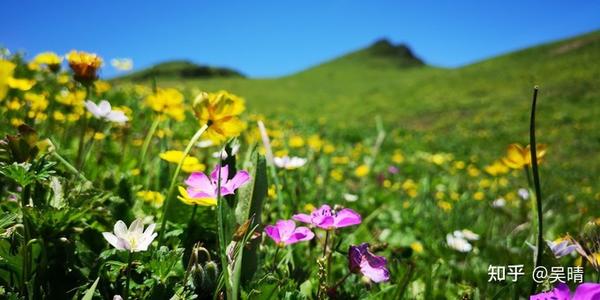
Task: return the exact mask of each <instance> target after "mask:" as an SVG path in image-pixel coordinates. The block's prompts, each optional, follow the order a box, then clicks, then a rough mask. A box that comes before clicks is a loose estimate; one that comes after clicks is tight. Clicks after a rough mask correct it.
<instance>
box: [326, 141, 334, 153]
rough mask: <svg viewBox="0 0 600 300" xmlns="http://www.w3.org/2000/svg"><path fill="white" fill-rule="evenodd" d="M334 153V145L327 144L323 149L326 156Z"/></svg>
mask: <svg viewBox="0 0 600 300" xmlns="http://www.w3.org/2000/svg"><path fill="white" fill-rule="evenodd" d="M334 151H335V146H334V145H332V144H329V143H327V144H325V146H324V147H323V152H324V153H325V154H331V153H333V152H334Z"/></svg>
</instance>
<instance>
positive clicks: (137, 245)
mask: <svg viewBox="0 0 600 300" xmlns="http://www.w3.org/2000/svg"><path fill="white" fill-rule="evenodd" d="M155 226H156V224H150V226H148V228H146V231H144V223H143V222H142V219H136V220H135V221H133V222H131V225H130V226H129V229H127V225H125V222H123V221H121V220H119V221H117V223H116V224H115V227H114V234H112V233H110V232H103V233H102V235H103V236H104V238H105V239H106V240H107V241H108V243H109V244H111V245H113V247H115V248H117V249H119V250H129V251H130V252H139V251H146V250H148V246H150V243H152V241H153V240H154V238H156V235H157V233H155V232H154V227H155Z"/></svg>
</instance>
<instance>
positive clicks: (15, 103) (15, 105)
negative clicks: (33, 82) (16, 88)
mask: <svg viewBox="0 0 600 300" xmlns="http://www.w3.org/2000/svg"><path fill="white" fill-rule="evenodd" d="M6 107H7V108H8V109H9V110H19V109H20V108H21V101H19V99H17V98H14V99H13V100H12V101H9V102H8V103H6Z"/></svg>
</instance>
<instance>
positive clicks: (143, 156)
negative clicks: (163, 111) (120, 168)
mask: <svg viewBox="0 0 600 300" xmlns="http://www.w3.org/2000/svg"><path fill="white" fill-rule="evenodd" d="M159 123H160V117H159V116H157V117H156V118H155V119H154V122H152V125H151V126H150V130H149V131H148V134H146V138H144V144H143V145H142V154H141V155H140V162H139V164H138V168H139V169H140V172H141V171H142V168H143V167H144V161H145V159H146V153H148V147H149V146H150V141H152V137H153V136H154V133H155V132H156V129H157V128H158V124H159Z"/></svg>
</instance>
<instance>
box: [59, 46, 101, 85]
mask: <svg viewBox="0 0 600 300" xmlns="http://www.w3.org/2000/svg"><path fill="white" fill-rule="evenodd" d="M67 60H68V61H69V67H71V70H73V73H74V75H73V78H74V79H75V80H77V81H79V82H81V83H83V84H90V83H92V82H93V81H94V80H96V79H98V69H99V68H100V67H101V66H102V58H100V56H98V55H96V54H95V53H87V52H84V51H75V50H72V51H71V52H69V54H67Z"/></svg>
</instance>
